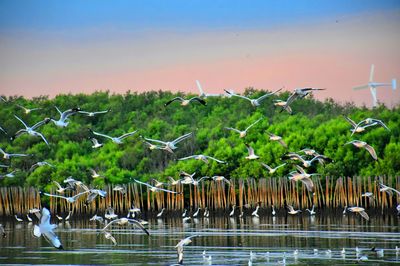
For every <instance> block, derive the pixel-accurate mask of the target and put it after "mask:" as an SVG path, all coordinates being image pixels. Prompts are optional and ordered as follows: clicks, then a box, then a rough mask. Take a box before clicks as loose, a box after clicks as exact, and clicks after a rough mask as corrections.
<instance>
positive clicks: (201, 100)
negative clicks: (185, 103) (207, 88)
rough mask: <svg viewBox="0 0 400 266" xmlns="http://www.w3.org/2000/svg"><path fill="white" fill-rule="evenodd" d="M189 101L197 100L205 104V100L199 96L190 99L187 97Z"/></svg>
mask: <svg viewBox="0 0 400 266" xmlns="http://www.w3.org/2000/svg"><path fill="white" fill-rule="evenodd" d="M191 101H198V102H199V103H201V104H202V105H207V103H206V101H205V100H203V99H201V98H199V97H193V98H190V99H189V102H191Z"/></svg>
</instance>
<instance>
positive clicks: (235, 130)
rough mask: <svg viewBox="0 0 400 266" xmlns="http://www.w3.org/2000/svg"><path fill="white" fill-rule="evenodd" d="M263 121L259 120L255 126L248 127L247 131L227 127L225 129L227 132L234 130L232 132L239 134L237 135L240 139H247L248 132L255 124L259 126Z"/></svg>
mask: <svg viewBox="0 0 400 266" xmlns="http://www.w3.org/2000/svg"><path fill="white" fill-rule="evenodd" d="M261 120H262V118H260V119H258V120H257V121H255V122H254V123H253V124H251V125H250V126H248V127H247V128H246V129H245V130H239V129H236V128H233V127H225V129H227V130H232V131H234V132H237V133H239V137H240V138H244V137H246V135H247V131H248V130H249V129H250V128H252V127H253V126H254V125H255V124H257V123H258V122H260V121H261Z"/></svg>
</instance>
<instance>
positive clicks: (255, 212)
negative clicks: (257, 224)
mask: <svg viewBox="0 0 400 266" xmlns="http://www.w3.org/2000/svg"><path fill="white" fill-rule="evenodd" d="M259 208H260V205H257V207H256V209H255V211H253V212H252V213H251V215H252V216H254V217H259V216H258V209H259Z"/></svg>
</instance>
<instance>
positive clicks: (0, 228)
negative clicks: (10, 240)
mask: <svg viewBox="0 0 400 266" xmlns="http://www.w3.org/2000/svg"><path fill="white" fill-rule="evenodd" d="M0 234H1V236H2V237H3V238H6V237H7V235H6V230H4V226H3V225H2V224H0Z"/></svg>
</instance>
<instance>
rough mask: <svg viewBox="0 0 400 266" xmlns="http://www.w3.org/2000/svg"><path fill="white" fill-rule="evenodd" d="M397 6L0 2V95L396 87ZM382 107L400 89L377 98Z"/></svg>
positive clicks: (353, 95)
mask: <svg viewBox="0 0 400 266" xmlns="http://www.w3.org/2000/svg"><path fill="white" fill-rule="evenodd" d="M399 26H400V1H397V0H395V1H369V0H366V1H361V0H358V1H356V0H347V1H344V0H339V1H314V0H308V1H306V0H299V1H285V0H282V1H258V0H255V1H244V0H241V1H239V0H231V1H227V0H225V1H220V0H214V1H208V0H203V1H197V0H191V1H184V0H182V1H178V0H170V1H163V0H159V1H155V0H154V1H152V0H150V1H140V0H137V1H118V0H116V1H106V0H96V1H95V0H85V1H76V0H70V1H57V0H54V1H51V0H36V1H33V0H0V69H1V71H0V94H2V95H7V96H10V95H23V96H25V97H29V98H31V97H36V96H40V95H48V96H50V97H54V96H55V95H57V94H60V93H73V94H75V93H82V92H83V93H91V92H94V91H97V90H109V91H110V92H113V93H125V92H126V91H128V90H131V91H138V92H142V91H149V90H170V91H174V92H175V91H183V92H192V93H197V88H196V83H195V81H196V80H199V81H200V83H201V84H202V86H203V89H204V90H205V91H207V92H212V93H222V92H223V89H233V90H234V91H235V92H237V93H241V92H243V91H244V89H245V88H246V87H254V88H257V89H267V90H276V89H278V88H281V87H284V89H285V90H290V91H291V90H293V89H294V88H298V87H306V86H312V87H318V88H326V90H324V91H320V92H318V93H316V94H315V97H316V98H317V99H321V100H323V99H326V98H329V97H331V98H333V99H335V100H337V101H339V102H341V103H345V102H354V103H356V104H358V105H362V104H365V105H367V106H371V104H372V98H371V95H370V92H369V91H368V90H362V91H353V90H352V88H353V87H355V86H358V85H363V84H366V83H367V82H368V80H369V72H370V67H371V64H374V65H375V75H374V81H377V82H390V81H391V79H392V78H396V79H399V78H400V52H399V49H398V44H399V43H400V30H399ZM378 100H379V101H380V102H382V103H385V104H386V105H387V106H394V105H398V104H399V103H400V89H399V88H398V89H397V90H392V89H391V88H390V87H382V88H379V89H378Z"/></svg>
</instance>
